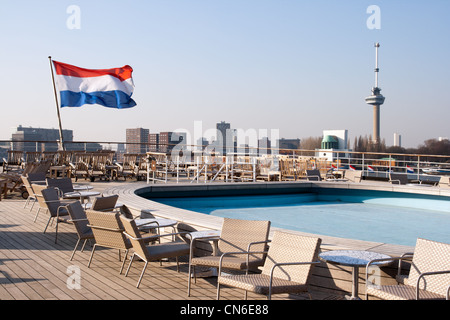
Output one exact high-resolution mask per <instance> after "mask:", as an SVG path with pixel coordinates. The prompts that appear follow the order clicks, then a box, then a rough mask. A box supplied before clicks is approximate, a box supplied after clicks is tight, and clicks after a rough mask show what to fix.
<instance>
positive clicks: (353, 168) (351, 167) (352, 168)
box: [348, 165, 356, 171]
mask: <svg viewBox="0 0 450 320" xmlns="http://www.w3.org/2000/svg"><path fill="white" fill-rule="evenodd" d="M348 167H349V168H350V170H353V171H354V170H356V169H355V167H354V166H352V165H349V166H348Z"/></svg>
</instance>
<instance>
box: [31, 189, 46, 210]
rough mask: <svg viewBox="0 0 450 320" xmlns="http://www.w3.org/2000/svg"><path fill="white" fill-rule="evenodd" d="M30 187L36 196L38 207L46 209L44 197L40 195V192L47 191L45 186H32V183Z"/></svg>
mask: <svg viewBox="0 0 450 320" xmlns="http://www.w3.org/2000/svg"><path fill="white" fill-rule="evenodd" d="M31 187H32V188H33V191H34V194H35V195H36V198H37V201H38V203H39V206H40V207H41V208H47V204H46V203H45V199H44V196H43V195H42V190H44V189H47V188H48V187H47V186H46V185H42V184H34V183H32V184H31Z"/></svg>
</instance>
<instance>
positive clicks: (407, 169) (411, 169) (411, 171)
mask: <svg viewBox="0 0 450 320" xmlns="http://www.w3.org/2000/svg"><path fill="white" fill-rule="evenodd" d="M406 172H407V173H414V169H413V168H411V167H410V166H409V165H406Z"/></svg>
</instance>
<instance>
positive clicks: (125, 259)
mask: <svg viewBox="0 0 450 320" xmlns="http://www.w3.org/2000/svg"><path fill="white" fill-rule="evenodd" d="M127 256H128V249H127V250H126V251H125V257H124V258H123V262H122V266H121V267H120V272H119V274H122V270H123V267H124V266H125V261H127Z"/></svg>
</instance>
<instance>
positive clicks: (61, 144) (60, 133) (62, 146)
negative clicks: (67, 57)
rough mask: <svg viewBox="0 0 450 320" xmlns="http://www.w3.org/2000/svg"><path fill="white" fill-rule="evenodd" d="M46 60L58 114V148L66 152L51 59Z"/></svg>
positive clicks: (49, 57)
mask: <svg viewBox="0 0 450 320" xmlns="http://www.w3.org/2000/svg"><path fill="white" fill-rule="evenodd" d="M48 60H49V61H50V70H51V72H52V82H53V91H54V93H55V102H56V112H57V114H58V122H59V139H60V145H59V147H58V149H59V148H62V150H63V151H64V150H66V148H65V147H64V140H63V131H62V125H61V115H60V113H59V103H58V94H57V93H56V85H55V76H54V75H53V65H52V57H51V56H48Z"/></svg>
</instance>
